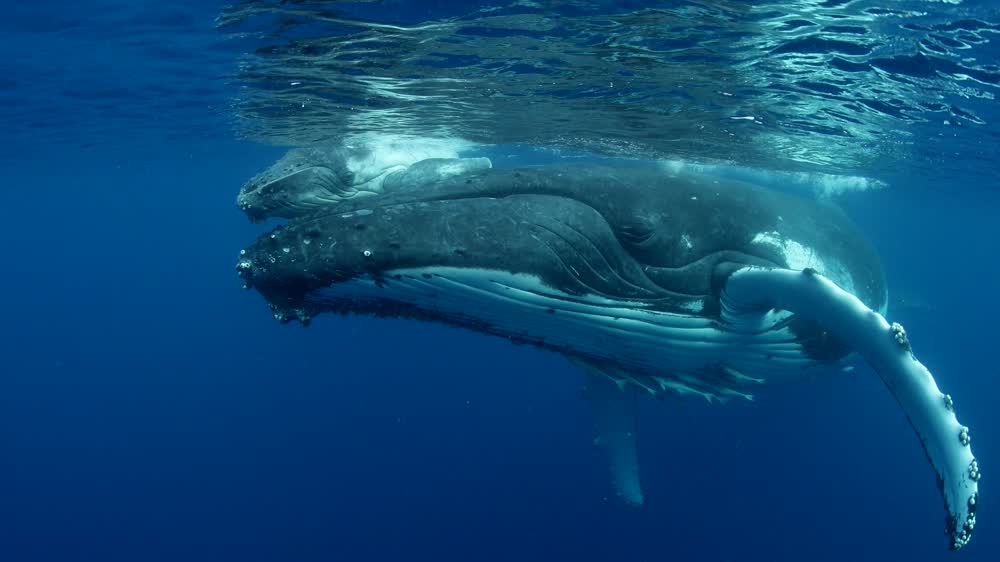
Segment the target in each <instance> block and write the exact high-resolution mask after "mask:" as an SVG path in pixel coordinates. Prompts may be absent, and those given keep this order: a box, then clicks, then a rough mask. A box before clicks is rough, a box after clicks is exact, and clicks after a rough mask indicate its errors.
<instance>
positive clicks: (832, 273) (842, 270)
mask: <svg viewBox="0 0 1000 562" xmlns="http://www.w3.org/2000/svg"><path fill="white" fill-rule="evenodd" d="M750 242H751V243H752V244H761V245H767V246H771V247H772V248H775V249H777V250H778V252H779V253H780V254H781V256H782V257H783V258H785V264H786V265H787V266H788V268H789V269H792V270H794V271H802V270H803V269H807V268H812V269H815V270H816V271H818V272H820V273H822V274H823V275H824V276H826V277H828V278H830V279H831V280H833V282H834V283H836V284H837V285H840V286H841V287H842V288H843V289H844V290H846V291H847V292H848V293H851V294H854V279H853V278H852V277H851V272H850V271H849V270H848V269H847V268H846V267H844V266H843V265H842V264H841V263H839V262H837V261H833V260H830V259H825V260H824V259H823V258H821V257H820V254H819V253H818V252H817V251H816V250H813V249H812V248H810V247H808V246H805V245H803V244H802V243H800V242H798V241H796V240H792V239H791V238H785V237H784V236H782V235H781V233H780V232H777V231H771V232H759V233H757V234H756V235H755V236H754V237H753V240H751V241H750Z"/></svg>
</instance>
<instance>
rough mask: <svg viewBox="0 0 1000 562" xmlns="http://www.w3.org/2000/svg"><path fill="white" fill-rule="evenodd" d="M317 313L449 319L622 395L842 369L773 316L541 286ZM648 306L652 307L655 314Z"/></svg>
mask: <svg viewBox="0 0 1000 562" xmlns="http://www.w3.org/2000/svg"><path fill="white" fill-rule="evenodd" d="M306 302H307V304H308V307H309V308H310V309H312V310H334V311H340V312H361V313H365V312H370V313H375V314H379V315H387V316H402V317H416V318H425V319H435V320H440V321H443V322H446V323H449V324H455V325H459V326H463V327H467V328H471V329H474V330H476V331H480V332H484V333H488V334H493V335H497V336H501V337H505V338H508V339H511V340H514V341H517V342H522V343H528V344H533V345H537V346H540V347H543V348H547V349H551V350H553V351H557V352H559V353H562V354H564V355H566V356H568V357H572V358H580V359H584V360H587V361H590V362H594V363H597V364H601V365H604V366H605V368H604V369H602V371H603V372H604V373H605V374H606V376H608V377H609V378H612V380H614V381H615V382H616V383H618V384H619V386H622V387H624V386H625V385H630V386H634V387H637V388H639V389H642V390H644V391H646V392H649V393H651V394H657V393H659V392H661V391H664V390H668V389H669V390H674V391H677V392H680V393H683V394H688V393H690V394H699V395H702V396H704V397H705V398H706V399H708V400H709V401H711V400H712V399H714V398H722V397H726V396H743V397H745V398H748V399H750V398H752V394H750V393H749V392H748V391H749V390H752V389H753V388H754V387H755V386H758V385H759V384H761V383H763V382H765V381H774V380H782V379H795V378H800V377H804V376H811V375H813V374H816V373H817V372H818V371H820V370H828V369H837V368H842V367H843V366H844V365H845V362H844V361H838V362H820V361H817V360H816V359H814V358H811V357H809V356H808V354H807V353H806V352H805V349H804V348H803V346H802V345H801V344H800V343H798V342H797V341H796V339H797V337H796V335H795V334H793V333H791V332H790V331H789V330H788V329H787V328H782V327H774V325H775V324H777V323H778V321H779V320H781V319H783V318H784V317H785V316H786V315H782V314H772V315H771V324H772V329H768V330H764V331H762V332H759V333H755V334H748V333H745V332H736V331H732V330H726V329H723V328H722V326H721V325H720V324H719V322H717V321H716V320H714V319H712V318H706V317H703V316H698V315H694V314H691V315H686V314H677V313H668V312H662V311H657V310H649V309H643V306H644V304H643V303H641V302H628V301H618V300H612V299H607V298H603V297H600V296H586V297H581V296H576V295H569V294H566V293H563V292H561V291H558V290H556V289H553V288H552V287H549V286H547V285H545V284H543V283H542V282H541V281H540V280H539V279H538V278H537V277H535V276H532V275H525V274H512V273H508V272H503V271H495V270H483V269H466V268H445V267H434V268H427V269H408V270H396V271H389V272H385V273H384V274H383V275H380V276H378V277H377V278H371V277H368V278H356V279H353V280H350V281H345V282H340V283H336V284H335V285H333V286H331V287H329V288H326V289H321V290H319V291H315V292H313V293H311V294H310V295H309V296H308V297H307V299H306ZM645 306H648V305H645Z"/></svg>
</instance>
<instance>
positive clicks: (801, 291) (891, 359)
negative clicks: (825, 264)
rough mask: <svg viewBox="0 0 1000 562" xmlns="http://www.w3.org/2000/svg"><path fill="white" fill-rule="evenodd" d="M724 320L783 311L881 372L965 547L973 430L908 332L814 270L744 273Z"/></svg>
mask: <svg viewBox="0 0 1000 562" xmlns="http://www.w3.org/2000/svg"><path fill="white" fill-rule="evenodd" d="M721 301H722V310H723V319H727V318H732V319H733V320H735V321H737V322H738V321H739V318H740V317H741V316H744V315H752V314H761V313H763V312H766V311H767V310H770V309H772V308H779V309H784V310H788V311H791V312H794V313H796V314H801V315H802V316H803V317H806V318H810V319H812V320H813V321H815V322H817V323H819V324H820V325H822V326H823V327H824V328H825V329H827V330H829V331H830V333H832V334H833V335H835V336H836V337H838V338H839V339H841V340H843V341H844V342H846V343H847V344H849V345H850V346H851V347H852V348H853V349H854V350H855V351H857V352H858V354H859V355H861V356H862V357H863V358H864V359H865V360H866V361H867V362H868V363H869V364H870V365H871V366H872V367H873V368H874V369H875V371H876V372H878V374H879V376H880V377H881V378H882V381H883V382H884V383H885V385H886V387H888V388H889V390H890V391H891V392H892V393H893V395H895V397H896V400H897V401H898V402H899V405H900V406H901V407H902V408H903V411H904V412H905V413H906V416H907V418H908V419H909V421H910V425H912V426H913V429H914V430H916V432H917V435H918V436H919V438H920V442H921V443H922V444H923V446H924V449H925V450H926V452H927V457H928V458H929V459H930V461H931V464H932V465H933V466H934V470H935V471H936V472H937V475H938V482H939V484H940V488H941V493H942V495H943V496H944V501H945V508H946V510H947V512H948V518H947V529H946V532H947V533H948V534H949V535H950V536H951V541H952V542H951V548H952V549H953V550H958V549H960V548H962V547H963V546H965V544H966V543H968V541H969V539H970V538H971V536H972V529H973V527H974V526H975V524H976V506H977V504H978V502H979V492H978V489H979V488H978V481H979V465H978V463H977V462H976V459H975V458H974V457H973V455H972V449H971V448H970V446H969V430H968V428H966V427H964V426H962V424H960V423H959V422H958V419H957V418H956V417H955V412H954V407H953V404H952V400H951V397H950V396H948V395H946V394H943V393H942V392H941V391H940V390H939V389H938V386H937V383H936V382H935V381H934V377H933V376H932V375H931V373H930V371H928V370H927V368H926V367H924V365H922V364H921V363H920V362H919V361H917V358H916V357H915V356H914V355H913V351H912V349H911V347H910V343H909V341H908V340H907V337H906V332H905V331H903V327H902V326H900V325H899V324H895V323H894V324H889V323H888V322H887V321H886V319H885V318H883V317H882V315H881V314H879V313H877V312H875V311H873V310H871V309H869V308H868V307H867V306H865V304H864V303H862V302H861V301H860V300H859V299H858V298H857V297H855V296H854V295H852V294H850V293H848V292H847V291H845V290H843V289H841V288H840V287H838V286H837V285H836V284H835V283H833V282H832V281H830V280H829V279H827V278H825V277H823V276H822V275H820V274H819V273H817V272H815V271H812V270H808V269H807V270H805V271H792V270H787V269H765V268H755V267H744V268H742V269H737V270H736V271H734V272H733V273H732V274H731V275H730V276H729V278H728V279H727V280H726V282H725V285H724V287H723V290H722V296H721Z"/></svg>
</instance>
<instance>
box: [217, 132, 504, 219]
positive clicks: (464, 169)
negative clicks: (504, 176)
mask: <svg viewBox="0 0 1000 562" xmlns="http://www.w3.org/2000/svg"><path fill="white" fill-rule="evenodd" d="M491 166H492V163H491V162H490V160H489V159H488V158H419V157H418V156H414V155H413V154H410V153H407V152H392V153H390V154H382V153H378V152H377V151H374V150H372V149H371V148H368V147H363V146H362V147H346V146H342V145H331V146H325V147H310V148H296V149H292V150H290V151H288V152H287V153H286V154H285V155H284V156H283V157H282V158H281V159H280V160H278V161H277V162H275V163H274V164H273V165H272V166H270V167H269V168H268V169H266V170H264V171H263V172H261V173H259V174H257V175H256V176H254V177H253V178H251V179H250V181H248V182H247V183H246V184H244V185H243V187H242V188H241V189H240V193H239V195H238V196H237V198H236V206H237V207H239V208H240V210H242V211H243V212H244V213H246V215H247V217H248V218H249V219H250V220H251V221H253V222H260V221H263V220H265V219H269V218H286V219H287V218H294V217H298V216H302V215H307V214H309V213H311V212H314V211H316V210H317V209H321V208H329V206H330V205H334V204H336V203H339V202H341V201H346V200H348V199H354V198H364V197H370V196H372V195H378V194H380V193H382V192H383V191H384V190H386V189H390V190H402V189H408V188H412V187H413V186H417V185H422V184H425V183H429V182H432V181H436V180H439V179H444V178H447V177H450V176H454V175H459V174H465V173H468V172H471V171H474V170H482V169H488V168H490V167H491Z"/></svg>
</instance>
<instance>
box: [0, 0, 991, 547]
mask: <svg viewBox="0 0 1000 562" xmlns="http://www.w3.org/2000/svg"><path fill="white" fill-rule="evenodd" d="M3 14H4V17H3V18H2V21H0V52H2V53H3V55H4V56H3V57H0V69H2V73H0V107H2V109H0V125H2V129H3V133H0V134H2V136H0V143H2V144H0V146H2V150H0V163H2V169H3V171H4V177H5V181H4V183H3V187H2V188H0V198H2V204H0V236H2V239H3V240H4V242H5V243H4V244H3V246H2V247H3V258H4V259H3V267H2V269H0V294H2V295H4V296H5V297H6V298H5V299H4V303H5V306H4V313H5V314H4V318H5V321H4V322H3V324H2V332H0V336H2V337H0V561H5V562H6V561H16V562H21V561H36V560H44V561H50V560H52V561H67V560H101V561H116V560H121V561H136V560H143V561H146V560H171V561H174V560H281V561H311V560H349V561H367V560H371V561H382V560H436V561H443V560H551V559H576V560H612V559H614V560H636V561H644V560H667V559H670V560H694V559H697V560H741V561H742V560H762V561H764V560H803V559H805V560H846V559H850V560H876V559H899V560H939V559H946V558H950V557H953V556H955V557H961V558H963V559H967V560H994V559H996V557H997V556H998V553H1000V541H998V539H997V532H996V529H997V522H996V521H997V518H996V516H995V513H996V511H997V510H996V509H995V506H996V505H998V504H997V500H996V496H995V495H994V494H992V493H991V491H990V490H991V489H992V486H991V484H990V483H991V482H992V478H993V477H994V476H993V475H994V474H995V473H997V471H995V470H994V469H993V467H996V466H997V464H998V461H997V459H998V457H1000V455H998V452H997V447H996V446H995V444H996V443H997V442H998V440H997V438H996V435H997V434H998V431H1000V420H998V417H997V415H996V414H995V411H994V408H993V397H994V396H995V395H996V394H997V393H998V392H1000V386H998V383H996V382H995V381H994V375H995V373H996V360H995V358H994V355H995V351H996V350H995V348H996V344H995V342H994V340H993V338H994V337H995V335H996V329H995V326H994V322H993V319H994V318H996V317H997V316H998V315H1000V304H998V301H997V299H996V298H994V297H993V296H992V295H991V291H992V289H993V287H994V286H995V285H996V282H995V279H996V278H997V276H998V275H1000V265H998V262H997V260H996V259H995V257H994V256H995V252H996V243H997V240H998V239H1000V228H998V225H997V219H996V217H998V216H1000V214H998V212H1000V199H998V198H997V193H998V188H1000V182H998V180H997V173H996V159H997V156H998V155H1000V139H998V137H997V128H996V123H997V122H998V120H1000V111H998V109H997V106H996V100H995V95H996V94H997V86H998V84H1000V67H998V64H1000V51H998V50H997V47H996V41H997V40H998V39H1000V12H998V11H997V9H996V8H995V7H993V6H992V5H991V3H990V2H964V3H947V2H892V3H888V4H886V3H878V4H877V3H866V2H833V1H826V2H799V3H794V4H787V3H786V4H777V3H774V4H764V3H741V2H700V3H689V2H637V1H611V0H603V1H599V2H582V1H579V2H527V1H525V2H489V1H486V0H479V1H474V2H472V1H470V2H430V1H427V2H424V1H422V0H415V1H412V2H410V1H407V2H400V1H396V0H384V1H382V2H312V3H304V2H272V1H258V2H242V3H237V4H233V5H228V4H224V3H221V2H220V3H215V2H209V1H194V0H185V1H171V2H152V1H147V0H142V1H139V0H133V1H129V2H126V1H124V0H106V1H98V0H94V1H90V2H73V3H69V2H67V3H48V4H45V5H37V6H36V5H29V4H20V3H19V4H13V3H11V5H7V6H4V8H3ZM404 134H410V135H417V136H423V137H445V138H460V139H465V140H466V141H468V142H471V143H477V145H478V146H479V147H480V148H479V149H480V150H482V151H485V152H487V153H489V154H491V155H492V156H493V157H494V160H495V161H503V160H506V161H513V162H524V161H538V160H546V159H548V160H551V159H555V158H560V157H563V158H565V157H567V155H571V156H573V157H581V155H585V154H586V155H600V156H613V157H641V158H664V159H670V160H674V161H678V162H684V163H686V164H685V165H691V166H710V167H713V169H721V168H727V169H730V170H731V172H730V173H732V174H735V175H742V176H749V177H753V178H757V179H761V180H762V181H768V182H771V183H775V184H778V185H777V187H783V188H791V189H813V190H815V191H816V192H817V193H819V194H820V195H821V196H831V195H832V196H833V197H835V200H836V201H837V202H838V203H839V204H841V205H842V206H843V207H844V208H845V209H846V210H847V211H848V212H849V213H850V215H851V216H852V217H853V218H854V219H855V220H856V222H857V223H858V224H859V226H860V227H861V228H862V230H863V231H864V232H865V233H866V234H867V235H868V236H869V238H870V239H871V241H872V242H873V244H874V245H875V246H876V248H877V249H878V251H879V253H880V254H881V256H882V259H883V265H884V267H885V270H886V272H887V276H888V280H889V285H890V291H891V293H892V294H893V295H895V296H894V300H893V302H892V303H891V304H890V317H891V319H893V320H897V321H900V322H902V323H903V324H905V325H906V327H907V330H908V332H909V333H910V335H911V339H912V341H913V343H914V346H915V348H916V349H917V350H918V351H919V353H920V357H921V360H922V361H923V362H924V363H926V364H927V365H929V366H930V367H931V369H932V370H933V371H934V372H935V374H936V375H937V377H938V380H939V382H940V384H941V385H942V388H943V389H944V390H945V391H947V392H948V393H950V394H951V395H952V396H954V397H955V402H956V404H957V408H958V411H959V413H960V415H961V420H962V422H963V423H965V424H967V425H969V426H970V427H971V428H972V432H973V435H974V446H975V451H976V456H977V458H978V459H979V462H980V465H981V466H982V467H983V472H984V478H983V482H982V496H981V500H982V501H981V506H980V508H979V512H978V513H979V522H978V524H977V528H976V536H975V537H974V538H973V540H972V542H971V543H970V545H969V546H968V547H966V549H964V550H963V551H962V552H960V553H958V554H951V553H949V552H948V551H947V544H948V542H947V539H946V537H945V536H944V535H943V533H942V529H943V525H942V522H943V517H942V516H943V511H942V509H941V500H940V496H939V494H938V491H937V490H936V489H935V485H934V474H933V471H932V470H931V468H930V466H929V465H928V463H927V461H926V458H925V457H924V454H923V452H922V450H921V447H920V445H919V443H918V440H917V438H916V436H915V435H914V433H913V431H912V430H911V428H910V427H909V425H908V423H907V421H906V419H905V417H904V416H903V415H902V413H901V411H900V410H899V408H898V407H897V405H896V404H895V402H894V400H893V398H892V396H891V394H890V393H888V392H887V391H886V389H885V388H884V386H883V385H882V383H881V382H880V381H879V380H878V378H877V376H875V375H874V373H872V372H870V371H869V370H867V369H860V368H859V369H858V370H857V371H856V372H854V373H853V374H850V375H845V376H843V377H837V378H827V379H817V380H810V381H803V382H799V383H795V384H789V385H783V386H774V387H773V388H768V389H765V390H764V391H762V392H760V393H758V395H757V397H756V400H755V401H754V402H752V403H751V402H747V403H744V402H731V403H729V404H726V405H718V404H711V405H710V404H706V403H704V402H699V401H696V400H694V399H680V398H677V399H674V398H668V399H666V400H662V401H660V400H643V401H642V402H641V404H640V419H639V432H640V435H641V436H642V437H641V451H640V455H641V456H640V468H641V471H642V474H643V479H644V486H645V492H646V502H645V505H644V506H642V507H641V508H638V509H636V508H632V507H629V506H626V505H624V504H623V503H622V502H620V501H618V500H617V499H616V498H615V497H614V492H613V491H612V489H611V486H610V484H609V481H608V480H609V479H608V476H607V468H606V462H605V459H604V456H603V453H602V451H601V450H600V449H598V448H597V447H595V446H594V444H593V442H592V437H593V432H592V426H593V421H592V420H591V418H590V412H589V408H588V405H587V404H586V402H585V400H584V399H583V398H582V397H581V388H582V386H583V385H584V381H583V379H582V376H581V375H580V373H579V372H578V371H577V370H576V369H575V368H574V367H572V366H571V365H569V364H568V363H567V362H566V361H564V360H563V359H561V358H559V357H557V356H554V355H553V354H550V353H546V352H543V351H539V350H535V349H531V348H528V347H524V346H512V345H511V344H510V343H509V342H506V341H502V340H500V339H491V338H487V337H484V336H480V335H478V334H474V333H470V332H463V331H458V330H454V329H451V328H446V327H442V326H437V325H431V324H417V323H413V322H406V321H398V320H386V319H371V318H358V317H349V318H341V317H329V318H327V317H320V318H317V319H316V320H315V321H314V322H313V324H312V325H311V326H310V327H308V328H307V329H302V328H301V327H299V326H297V325H281V324H279V323H277V322H274V321H273V319H272V318H271V317H270V314H269V313H268V310H267V308H266V306H265V305H264V303H263V302H262V300H261V299H260V297H259V296H257V295H256V294H253V293H247V292H243V291H240V290H239V285H240V284H239V281H238V280H237V279H236V278H235V276H234V273H233V266H234V264H235V260H236V256H237V253H238V251H239V249H240V248H242V247H244V246H245V245H246V244H248V243H249V242H250V241H251V240H252V239H253V238H254V237H255V236H257V235H258V234H259V233H260V232H262V228H261V227H260V225H252V224H248V223H247V221H246V219H245V217H243V216H242V214H241V213H240V212H239V211H238V210H237V209H236V208H235V206H234V205H233V200H234V198H235V195H236V192H237V190H238V189H239V187H240V186H241V185H242V184H243V183H244V182H245V181H246V180H247V179H248V178H250V177H251V176H252V175H253V174H255V173H257V172H259V171H260V170H262V169H263V168H265V167H267V166H268V165H270V164H271V163H272V162H273V161H274V160H275V159H277V158H278V157H280V156H281V154H283V153H284V151H285V149H286V148H287V147H288V146H295V145H300V144H306V143H311V142H317V141H331V140H335V139H337V138H339V137H343V136H352V135H353V136H359V137H361V136H364V135H375V136H376V137H378V136H380V135H381V136H385V135H404ZM824 194H825V195H824ZM991 552H992V553H993V554H990V553H991Z"/></svg>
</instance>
